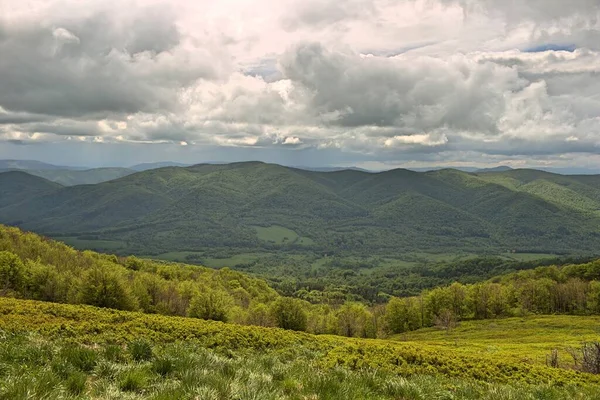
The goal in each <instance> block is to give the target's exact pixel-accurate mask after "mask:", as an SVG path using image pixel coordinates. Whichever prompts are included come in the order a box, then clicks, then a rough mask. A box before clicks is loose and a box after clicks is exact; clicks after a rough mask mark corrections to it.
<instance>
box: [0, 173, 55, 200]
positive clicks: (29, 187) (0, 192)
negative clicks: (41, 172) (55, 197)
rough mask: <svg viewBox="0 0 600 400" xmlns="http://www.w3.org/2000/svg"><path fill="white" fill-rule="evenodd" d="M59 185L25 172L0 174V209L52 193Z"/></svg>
mask: <svg viewBox="0 0 600 400" xmlns="http://www.w3.org/2000/svg"><path fill="white" fill-rule="evenodd" d="M59 188H61V185H59V184H57V183H54V182H50V181H48V180H46V179H43V178H39V177H37V176H33V175H30V174H28V173H26V172H21V171H12V172H5V173H0V209H1V208H2V207H5V206H10V205H13V206H16V205H18V204H20V203H21V202H23V201H26V200H31V199H32V198H35V197H36V196H40V195H42V194H44V193H49V192H53V191H55V190H57V189H59Z"/></svg>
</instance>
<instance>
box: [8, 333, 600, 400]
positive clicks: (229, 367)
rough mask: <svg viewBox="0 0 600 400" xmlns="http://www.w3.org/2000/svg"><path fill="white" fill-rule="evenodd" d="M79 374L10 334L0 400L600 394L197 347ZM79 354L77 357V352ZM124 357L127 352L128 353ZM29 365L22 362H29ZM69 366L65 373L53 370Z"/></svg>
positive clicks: (60, 352) (35, 342)
mask: <svg viewBox="0 0 600 400" xmlns="http://www.w3.org/2000/svg"><path fill="white" fill-rule="evenodd" d="M103 347H104V346H95V347H92V348H90V349H89V351H90V352H92V353H94V354H95V356H96V359H97V360H98V362H97V363H96V364H95V365H94V367H93V369H91V370H89V371H86V372H82V371H78V370H76V369H75V367H74V365H73V364H74V363H76V362H77V358H75V359H73V358H72V357H71V355H73V354H76V353H77V352H78V351H79V345H77V344H73V343H72V342H70V341H67V340H54V341H49V340H47V339H45V338H43V337H41V336H39V335H34V334H20V335H7V334H4V335H3V337H2V341H1V342H0V365H1V366H2V373H1V374H0V399H2V400H4V399H6V400H8V399H10V400H20V399H84V398H93V399H100V398H101V399H132V400H136V399H154V400H163V399H164V400H166V399H182V400H187V399H189V400H192V399H205V400H212V399H214V400H220V399H238V400H258V399H260V400H271V399H272V400H275V399H277V400H287V399H290V400H301V399H302V400H305V399H328V400H365V399H372V400H384V399H403V400H426V399H427V400H429V399H431V400H435V399H439V400H441V399H465V400H470V399H473V400H474V399H489V400H492V399H493V400H496V399H545V400H546V399H547V400H562V399H574V400H584V399H594V398H598V391H597V390H598V387H596V386H580V385H569V384H567V385H564V386H560V387H559V386H551V385H545V384H538V385H528V384H523V383H518V382H517V383H513V384H509V385H507V384H489V383H485V382H478V381H473V380H466V379H455V378H454V379H453V378H445V377H442V376H426V375H414V376H409V377H402V376H398V375H397V374H394V373H390V372H386V371H381V370H374V369H362V370H355V371H353V370H349V369H347V368H343V367H333V368H329V369H324V368H322V367H320V366H319V365H318V364H316V363H315V362H314V359H315V355H314V354H311V353H307V354H304V355H302V356H300V357H290V356H288V355H285V354H277V353H270V354H260V353H257V352H241V351H237V352H232V351H219V350H210V349H206V348H204V347H201V346H199V345H197V344H194V343H183V342H180V343H170V344H155V345H153V347H152V349H151V350H152V353H153V354H155V355H153V356H152V358H151V359H149V360H145V361H139V360H135V359H134V358H131V357H126V358H124V359H121V360H119V361H115V360H113V359H111V358H107V357H105V354H107V352H106V351H104V350H105V349H104V348H103ZM72 348H75V349H76V350H75V351H72V350H71V349H72ZM123 350H125V349H123ZM23 357H24V358H23ZM56 364H59V365H63V366H64V367H65V370H67V371H68V372H67V373H62V372H61V371H58V372H57V371H56V370H55V369H53V368H52V365H56Z"/></svg>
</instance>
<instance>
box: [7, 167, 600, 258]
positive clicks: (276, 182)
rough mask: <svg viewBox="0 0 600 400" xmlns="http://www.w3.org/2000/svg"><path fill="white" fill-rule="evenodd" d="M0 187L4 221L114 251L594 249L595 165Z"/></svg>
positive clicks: (269, 172) (598, 217)
mask: <svg viewBox="0 0 600 400" xmlns="http://www.w3.org/2000/svg"><path fill="white" fill-rule="evenodd" d="M0 187H2V188H3V191H2V193H0V221H1V222H3V223H8V224H14V225H19V226H21V227H24V228H26V229H33V230H36V231H39V232H42V233H45V234H53V235H56V236H63V237H71V238H72V237H76V238H78V237H80V238H95V240H98V241H99V243H98V246H102V245H106V244H102V242H101V241H110V242H113V243H114V242H118V243H123V248H122V249H120V250H119V251H121V252H122V254H131V253H136V254H144V255H151V256H152V255H159V254H164V253H169V252H199V251H200V250H202V251H203V250H206V249H215V250H216V251H219V250H225V251H233V252H234V253H235V254H240V253H249V252H265V251H266V252H273V251H277V250H285V251H296V252H299V253H303V254H305V253H308V252H315V253H318V254H327V255H353V256H365V255H372V254H376V255H378V256H384V255H393V254H398V253H403V252H406V251H416V250H421V251H428V252H452V251H455V250H456V249H457V248H460V249H462V251H464V252H474V253H482V252H486V253H487V252H491V251H494V252H495V253H499V252H502V253H506V252H508V251H513V250H517V251H521V252H537V253H550V254H560V253H570V254H574V253H575V254H577V253H592V252H595V251H597V241H598V232H597V226H598V225H599V224H600V214H599V213H598V210H599V209H600V202H599V201H598V199H599V198H600V183H599V182H598V179H597V178H596V177H594V176H590V177H581V176H561V175H555V174H549V173H545V172H541V171H527V170H522V171H505V172H498V173H497V172H492V173H479V174H474V173H466V172H460V171H456V170H442V171H432V172H427V173H417V172H412V171H407V170H400V169H398V170H393V171H387V172H382V173H378V174H371V173H365V172H360V171H338V172H313V171H302V170H296V169H293V168H286V167H282V166H278V165H271V164H263V163H256V162H253V163H235V164H226V165H197V166H192V167H188V168H161V169H155V170H150V171H144V172H141V173H136V174H132V175H129V176H126V177H123V178H121V179H117V180H113V181H110V182H103V183H99V184H95V185H82V186H75V187H62V188H61V187H59V186H58V185H55V184H53V183H51V182H49V181H47V180H44V179H42V178H38V177H34V176H31V175H28V174H25V173H22V172H7V173H2V174H0ZM4 188H7V189H4ZM57 204H59V205H60V206H56V205H57ZM199 227H201V229H199ZM286 237H287V240H286V239H285V238H286ZM265 239H266V240H265ZM82 240H85V239H82ZM89 244H90V245H92V246H93V243H89ZM84 245H85V243H84ZM95 248H97V247H95ZM199 261H201V260H199Z"/></svg>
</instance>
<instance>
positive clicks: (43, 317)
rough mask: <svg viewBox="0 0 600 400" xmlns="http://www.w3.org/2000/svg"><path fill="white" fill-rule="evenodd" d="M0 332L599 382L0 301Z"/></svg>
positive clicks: (401, 371)
mask: <svg viewBox="0 0 600 400" xmlns="http://www.w3.org/2000/svg"><path fill="white" fill-rule="evenodd" d="M0 315H1V316H2V318H1V319H0V329H1V330H3V331H4V332H8V333H18V334H21V333H27V332H36V333H38V334H39V335H41V336H42V337H45V338H48V339H54V340H62V339H68V340H70V341H74V342H77V343H82V344H87V345H94V344H101V345H105V344H117V345H123V344H127V343H129V342H131V341H134V340H136V339H141V338H143V339H145V340H147V341H149V342H152V343H157V344H160V343H174V342H181V341H184V342H185V343H187V344H195V345H198V346H201V347H205V348H211V349H216V350H231V351H240V352H243V351H262V352H266V353H270V352H274V353H277V354H288V355H290V356H293V357H301V356H309V360H310V362H311V363H314V365H315V366H318V367H319V368H323V369H331V368H336V367H344V368H348V369H351V370H362V369H377V370H381V371H386V372H389V373H394V374H398V375H401V376H412V375H423V374H425V375H442V376H446V377H453V378H462V379H469V380H479V381H485V382H496V383H511V382H513V383H516V382H525V383H530V384H540V383H546V384H594V385H595V384H598V383H599V382H600V377H598V376H594V375H590V374H586V373H581V372H577V371H573V370H566V369H557V368H550V367H546V366H544V365H540V364H537V363H530V362H527V361H519V360H510V359H506V358H503V357H495V356H494V355H488V354H480V355H474V354H461V353H460V352H454V351H451V350H449V349H444V350H440V349H437V348H435V346H430V345H425V344H422V343H397V342H392V341H385V340H365V339H350V338H342V337H336V336H313V335H310V334H306V333H298V332H291V331H284V330H281V329H276V328H261V327H245V326H239V325H235V324H226V323H221V322H211V321H200V320H194V319H189V318H178V317H167V316H159V315H146V314H141V313H134V312H126V311H115V310H106V309H98V308H94V307H90V306H73V305H61V304H51V303H42V302H35V301H25V300H15V299H5V298H3V299H0Z"/></svg>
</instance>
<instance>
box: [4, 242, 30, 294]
mask: <svg viewBox="0 0 600 400" xmlns="http://www.w3.org/2000/svg"><path fill="white" fill-rule="evenodd" d="M24 268H25V267H24V266H23V262H22V261H21V259H20V258H19V257H18V256H17V255H16V254H14V253H11V252H9V251H0V292H6V291H9V290H14V291H17V290H19V289H20V288H21V285H22V283H23V271H24Z"/></svg>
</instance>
